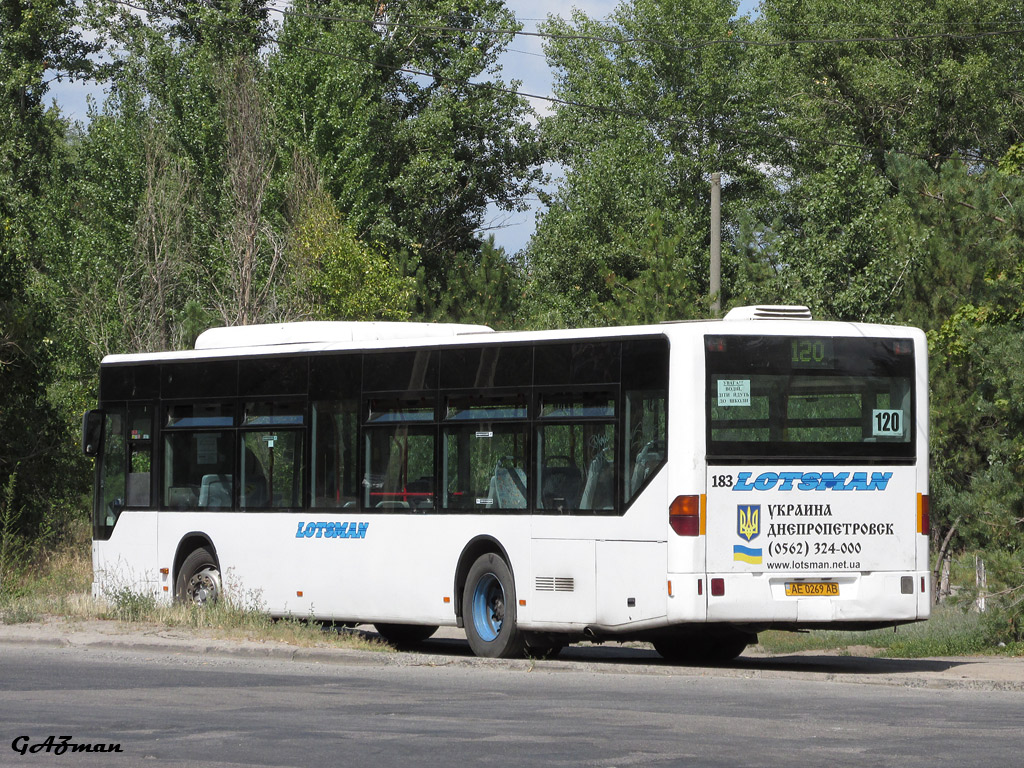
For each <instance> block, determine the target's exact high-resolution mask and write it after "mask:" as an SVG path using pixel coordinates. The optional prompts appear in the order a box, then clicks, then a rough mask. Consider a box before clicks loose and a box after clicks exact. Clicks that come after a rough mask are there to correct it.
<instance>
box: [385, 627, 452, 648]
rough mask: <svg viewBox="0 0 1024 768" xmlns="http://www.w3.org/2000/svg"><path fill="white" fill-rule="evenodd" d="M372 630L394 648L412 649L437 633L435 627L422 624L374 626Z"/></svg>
mask: <svg viewBox="0 0 1024 768" xmlns="http://www.w3.org/2000/svg"><path fill="white" fill-rule="evenodd" d="M373 628H374V629H376V630H377V634H378V635H380V636H381V637H383V638H384V639H385V640H387V641H388V642H389V643H391V645H393V646H395V647H396V648H413V647H415V646H417V645H419V644H420V643H422V642H423V641H424V640H426V639H427V638H428V637H430V636H431V635H433V634H434V633H435V632H437V627H436V626H433V627H432V626H425V625H422V624H374V625H373Z"/></svg>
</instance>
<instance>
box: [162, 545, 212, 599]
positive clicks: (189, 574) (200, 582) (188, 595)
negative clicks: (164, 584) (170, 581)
mask: <svg viewBox="0 0 1024 768" xmlns="http://www.w3.org/2000/svg"><path fill="white" fill-rule="evenodd" d="M174 597H175V599H176V600H177V601H178V602H179V603H184V604H186V605H200V606H205V605H213V604H214V603H216V602H217V601H218V600H219V599H220V597H221V580H220V566H219V565H217V559H216V558H215V557H214V556H213V553H212V552H211V551H210V550H208V549H206V548H205V547H200V548H199V549H196V550H193V551H192V552H191V553H190V554H189V556H188V557H186V558H185V562H183V563H182V564H181V570H179V571H178V579H177V582H176V583H175V585H174Z"/></svg>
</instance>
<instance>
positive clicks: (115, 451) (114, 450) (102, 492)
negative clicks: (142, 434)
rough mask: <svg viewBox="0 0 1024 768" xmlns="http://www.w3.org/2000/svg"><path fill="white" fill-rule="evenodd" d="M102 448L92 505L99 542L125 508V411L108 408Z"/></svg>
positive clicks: (105, 416)
mask: <svg viewBox="0 0 1024 768" xmlns="http://www.w3.org/2000/svg"><path fill="white" fill-rule="evenodd" d="M103 418H104V425H103V448H102V451H101V452H100V455H99V461H100V465H99V473H98V478H99V479H98V482H97V484H96V503H95V504H94V505H93V509H94V511H95V512H94V518H93V532H94V536H95V537H96V538H97V539H99V540H104V541H105V540H106V539H109V538H110V534H111V532H112V531H113V530H114V524H115V523H116V522H117V518H118V517H119V516H120V514H121V510H123V509H124V504H125V482H126V481H125V477H126V473H125V469H126V460H125V440H124V425H125V415H124V411H123V410H122V409H113V408H109V407H108V408H106V409H105V412H104V415H103Z"/></svg>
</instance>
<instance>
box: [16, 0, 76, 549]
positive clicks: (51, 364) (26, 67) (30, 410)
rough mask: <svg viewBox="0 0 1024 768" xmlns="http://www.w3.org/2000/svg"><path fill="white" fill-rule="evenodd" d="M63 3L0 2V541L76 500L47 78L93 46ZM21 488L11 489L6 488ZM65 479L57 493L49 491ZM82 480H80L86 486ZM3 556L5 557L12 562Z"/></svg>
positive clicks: (60, 129)
mask: <svg viewBox="0 0 1024 768" xmlns="http://www.w3.org/2000/svg"><path fill="white" fill-rule="evenodd" d="M77 21H78V6H77V4H76V3H74V2H72V1H71V0H43V2H31V3H29V2H22V1H21V0H3V2H0V486H3V487H4V488H5V489H6V492H5V499H4V516H5V544H6V543H7V542H6V536H7V535H8V533H9V532H10V531H14V534H11V535H20V534H27V535H30V536H34V535H37V534H39V533H40V531H44V530H46V531H52V530H54V529H53V526H52V525H49V524H48V521H49V522H52V519H53V518H52V515H53V512H54V510H57V509H66V508H67V507H66V504H67V501H68V499H69V498H74V497H75V495H76V494H77V493H79V492H80V491H81V490H82V485H83V484H82V483H76V482H75V481H74V480H73V479H71V480H68V479H67V478H74V477H77V476H80V475H78V473H76V472H74V471H69V468H72V467H76V466H77V465H76V463H75V462H76V459H75V456H74V454H73V452H72V451H71V450H70V449H71V441H70V440H69V434H68V429H67V422H66V421H65V420H64V418H63V417H64V416H65V415H66V414H65V413H64V408H65V407H66V402H65V400H64V399H63V392H64V389H63V388H62V387H61V386H60V385H59V384H57V383H55V382H57V381H58V379H59V378H60V376H61V375H62V371H61V362H60V360H59V358H58V356H57V354H56V351H57V350H56V348H57V346H58V345H57V344H56V343H55V339H56V338H57V334H56V333H55V330H56V321H57V313H56V307H55V302H54V300H53V281H54V275H53V272H54V271H55V269H56V267H57V265H58V263H59V262H60V259H61V257H62V251H63V248H64V246H65V245H66V242H67V237H66V234H67V233H66V231H65V230H64V228H63V221H64V220H65V217H64V216H63V214H65V213H66V208H65V205H66V202H67V200H66V198H65V197H64V194H63V192H64V189H63V185H64V179H65V178H66V177H67V175H68V173H69V167H68V162H67V159H68V158H67V155H66V153H65V151H64V147H65V137H66V135H67V132H68V130H69V129H68V125H67V123H66V122H65V121H64V120H62V119H61V117H60V115H59V113H58V112H57V111H56V110H53V109H48V108H46V106H45V104H44V101H45V98H46V95H47V91H48V83H49V80H50V78H51V77H83V76H85V75H86V74H87V73H88V72H89V71H90V70H91V67H92V65H91V63H90V62H89V58H88V57H89V54H90V53H91V52H92V51H93V49H94V46H93V45H92V44H87V43H84V42H83V41H82V40H81V39H80V38H79V37H78V36H77V35H76V33H75V32H74V27H75V24H76V23H77ZM15 476H16V477H17V483H15V481H14V478H15ZM58 477H61V478H62V479H63V480H64V481H63V482H55V481H56V479H57V478H58ZM82 477H83V478H84V476H82ZM9 551H11V550H10V549H8V552H9Z"/></svg>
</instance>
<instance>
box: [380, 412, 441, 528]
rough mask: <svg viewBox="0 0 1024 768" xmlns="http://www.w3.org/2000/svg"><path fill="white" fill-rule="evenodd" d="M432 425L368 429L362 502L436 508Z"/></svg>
mask: <svg viewBox="0 0 1024 768" xmlns="http://www.w3.org/2000/svg"><path fill="white" fill-rule="evenodd" d="M435 434H436V433H435V430H434V428H433V427H426V428H424V427H416V426H408V425H405V424H398V425H395V426H386V427H385V426H382V427H368V428H367V429H366V477H365V478H364V479H363V486H364V490H365V494H364V496H363V504H364V505H365V506H366V507H367V508H370V509H433V507H434V440H435V437H434V436H435Z"/></svg>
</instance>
